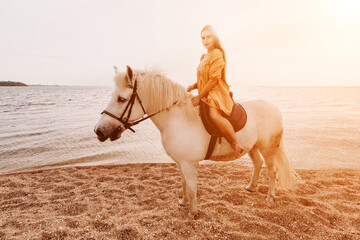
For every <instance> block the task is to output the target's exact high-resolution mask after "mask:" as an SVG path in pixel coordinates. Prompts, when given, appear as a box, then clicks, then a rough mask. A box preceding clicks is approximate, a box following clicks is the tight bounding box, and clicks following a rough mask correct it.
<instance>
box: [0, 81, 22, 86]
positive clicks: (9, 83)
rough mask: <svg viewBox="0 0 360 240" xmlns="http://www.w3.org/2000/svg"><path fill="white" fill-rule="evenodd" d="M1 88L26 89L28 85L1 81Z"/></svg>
mask: <svg viewBox="0 0 360 240" xmlns="http://www.w3.org/2000/svg"><path fill="white" fill-rule="evenodd" d="M0 86H2V87H7V86H21V87H26V86H27V85H26V84H25V83H22V82H12V81H0Z"/></svg>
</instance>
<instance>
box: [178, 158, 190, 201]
mask: <svg viewBox="0 0 360 240" xmlns="http://www.w3.org/2000/svg"><path fill="white" fill-rule="evenodd" d="M176 165H177V166H178V168H179V171H180V176H181V183H182V192H183V195H182V198H181V199H180V200H179V205H180V206H186V205H188V204H189V197H188V195H187V193H186V181H185V177H184V174H183V173H182V170H181V165H180V164H179V163H176Z"/></svg>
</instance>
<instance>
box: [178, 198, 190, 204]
mask: <svg viewBox="0 0 360 240" xmlns="http://www.w3.org/2000/svg"><path fill="white" fill-rule="evenodd" d="M179 205H180V206H187V205H189V203H188V202H186V201H185V200H184V199H180V200H179Z"/></svg>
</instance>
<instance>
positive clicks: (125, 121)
mask: <svg viewBox="0 0 360 240" xmlns="http://www.w3.org/2000/svg"><path fill="white" fill-rule="evenodd" d="M132 89H133V92H132V94H131V97H130V100H129V102H128V103H127V105H126V107H125V109H124V111H123V113H122V114H121V116H120V117H117V116H115V115H114V114H112V113H110V112H108V111H106V110H104V111H102V112H101V114H103V113H105V114H106V115H108V116H110V117H112V118H114V119H116V120H118V121H120V122H121V123H122V124H123V125H124V127H125V129H130V130H131V131H132V132H133V133H134V132H135V130H134V129H132V128H131V127H132V126H134V125H137V124H139V123H140V122H142V121H144V120H146V119H148V118H151V117H152V116H154V115H156V114H158V113H160V112H162V111H165V110H167V111H168V110H169V109H170V108H171V107H172V106H174V105H175V104H176V103H177V101H175V102H174V103H173V105H172V106H170V107H167V108H165V109H163V110H160V111H158V112H155V113H153V114H150V115H148V116H146V117H142V118H141V119H139V120H136V121H134V122H129V119H130V115H131V111H132V108H133V106H134V103H135V99H138V101H139V103H140V106H141V108H142V110H143V112H144V114H146V111H145V108H144V106H143V104H142V102H141V99H140V97H139V95H138V94H137V92H136V90H137V80H136V79H135V83H134V86H133V87H132ZM128 109H129V111H128V113H127V117H126V118H125V119H123V117H124V115H125V113H126V111H127V110H128ZM119 129H121V126H120V127H119Z"/></svg>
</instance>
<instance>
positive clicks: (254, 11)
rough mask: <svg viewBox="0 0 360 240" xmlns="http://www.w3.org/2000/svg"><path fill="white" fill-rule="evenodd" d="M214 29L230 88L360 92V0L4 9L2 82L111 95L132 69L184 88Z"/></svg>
mask: <svg viewBox="0 0 360 240" xmlns="http://www.w3.org/2000/svg"><path fill="white" fill-rule="evenodd" d="M207 24H209V25H212V26H213V27H214V28H215V30H216V32H217V33H218V35H219V38H220V41H221V43H222V45H223V48H224V49H225V51H226V58H227V59H226V60H227V67H226V71H227V74H226V76H227V82H228V83H229V84H230V85H246V86H314V85H315V86H334V85H335V86H338V85H341V86H355V85H356V86H359V85H360V44H359V43H360V1H358V0H301V1H299V0H271V1H269V0H251V1H249V0H234V1H229V0H222V1H211V0H206V1H205V0H201V1H200V0H181V1H170V0H154V1H152V0H143V1H139V0H132V1H128V0H127V1H121V0H117V1H111V0H103V1H92V0H86V1H83V0H61V1H48V0H32V1H27V0H26V1H25V0H24V1H20V0H0V34H1V36H0V81H20V82H24V83H26V84H49V85H53V84H56V85H89V86H105V85H106V86H107V85H109V86H111V85H113V81H112V78H113V75H114V69H113V66H114V65H115V66H117V67H118V68H119V69H120V70H123V71H125V69H126V65H129V66H130V67H132V68H134V69H140V70H143V69H147V68H151V67H157V68H160V69H162V70H163V72H164V74H165V75H166V76H168V77H169V78H171V79H172V80H174V81H176V82H179V83H180V84H182V85H184V86H187V85H190V84H192V83H194V82H196V69H197V66H198V64H199V62H200V57H201V55H202V54H203V53H206V49H205V48H204V47H203V46H202V44H201V38H200V32H201V29H202V28H203V27H204V26H205V25H207Z"/></svg>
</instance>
